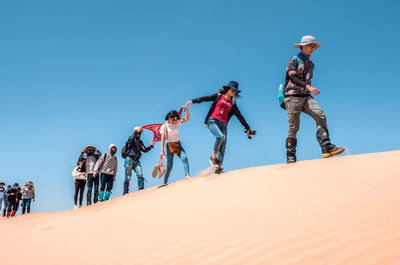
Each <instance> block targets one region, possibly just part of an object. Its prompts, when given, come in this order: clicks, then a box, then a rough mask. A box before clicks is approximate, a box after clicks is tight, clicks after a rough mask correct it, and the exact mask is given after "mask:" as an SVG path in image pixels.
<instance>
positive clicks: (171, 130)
mask: <svg viewBox="0 0 400 265" xmlns="http://www.w3.org/2000/svg"><path fill="white" fill-rule="evenodd" d="M294 47H295V48H299V49H300V52H299V54H298V55H296V56H294V57H292V58H291V59H290V60H289V62H288V65H287V68H286V77H285V83H284V85H283V86H282V89H281V94H282V99H280V100H281V102H280V105H281V107H282V108H284V109H285V110H286V111H287V116H288V122H289V132H288V137H287V139H286V159H287V163H295V162H296V161H297V158H296V148H297V138H296V136H297V132H298V130H299V127H300V114H301V113H302V112H304V113H306V114H307V115H309V116H311V117H312V118H313V119H314V120H315V122H316V125H317V140H318V142H319V144H320V147H321V151H322V157H323V158H327V157H331V156H334V155H339V154H341V153H343V152H344V150H345V148H344V147H337V146H336V145H334V144H332V143H331V141H330V137H329V133H328V127H327V122H326V116H325V114H324V112H323V111H322V110H321V108H320V107H319V105H318V103H317V102H316V101H315V99H314V98H313V96H312V95H315V96H318V95H319V94H320V92H319V90H318V89H317V88H315V87H313V86H311V79H312V77H313V71H314V62H313V61H312V60H311V58H310V56H311V55H312V53H313V52H314V51H315V50H316V49H318V48H319V47H321V44H320V43H319V42H317V41H316V39H315V38H314V37H313V36H304V37H303V38H302V40H301V42H300V43H298V44H295V45H294ZM240 93H241V90H239V84H238V83H237V82H235V81H230V82H229V83H228V84H227V85H225V86H223V87H222V88H221V89H220V90H219V91H218V92H217V93H215V94H212V95H209V96H204V97H199V98H195V99H192V100H190V101H188V102H187V103H186V104H185V105H184V106H183V107H182V108H183V109H184V110H185V112H186V116H185V118H183V117H181V115H180V113H179V112H177V111H176V110H172V111H170V112H169V113H168V114H167V115H166V117H165V120H166V122H165V123H164V124H163V125H162V126H161V128H160V135H161V153H160V161H163V160H164V159H165V158H166V159H167V168H166V172H165V175H164V182H163V184H162V185H161V186H160V187H162V186H165V185H167V184H168V179H169V176H170V174H171V170H172V168H173V160H174V157H175V156H177V157H178V158H179V159H180V160H181V161H182V164H183V168H184V172H185V179H189V178H190V167H189V160H188V157H187V154H186V151H185V148H184V147H183V145H182V142H181V139H180V136H179V126H181V125H182V124H184V123H186V122H188V121H189V119H190V115H189V108H188V107H189V106H190V105H192V104H199V103H203V102H212V104H211V107H210V109H209V111H208V113H207V115H206V118H205V120H204V123H205V125H206V126H207V128H208V130H209V131H210V133H211V134H212V135H213V136H214V137H215V138H216V139H215V144H214V147H213V150H212V153H211V156H210V158H209V162H210V164H211V166H212V167H213V168H215V173H216V174H221V173H223V168H222V165H223V162H224V156H225V149H226V143H227V135H228V124H229V121H230V119H231V117H232V116H236V117H237V118H238V119H239V121H240V123H241V124H242V125H243V127H244V128H245V133H246V134H247V136H248V137H249V138H251V136H252V135H255V134H256V131H254V130H252V129H251V127H250V126H249V124H248V123H247V122H246V120H245V118H244V117H243V115H242V114H241V112H240V110H239V108H238V104H237V99H238V98H240ZM142 132H143V127H136V128H134V131H133V134H132V135H131V136H130V137H129V139H128V141H127V142H126V143H125V146H124V148H123V149H122V157H123V158H124V159H125V163H124V167H125V179H124V191H123V194H124V195H125V194H127V193H128V192H129V182H130V180H131V177H132V171H135V173H136V176H137V181H138V188H139V190H141V189H144V182H145V179H144V177H143V169H142V166H141V163H140V159H141V157H142V153H146V152H149V151H150V150H152V149H153V148H154V145H155V141H153V143H152V144H151V145H149V146H147V147H146V146H145V145H144V143H143V142H142V141H141V134H142ZM116 152H117V147H116V146H115V145H110V146H109V148H108V151H107V153H105V154H101V153H100V151H99V150H98V149H97V148H95V147H93V146H90V145H89V146H87V147H86V148H84V149H83V150H82V153H81V155H80V156H79V159H78V162H77V166H76V168H75V169H74V171H73V173H72V175H73V177H74V179H75V196H74V199H75V208H79V207H81V206H82V201H83V193H84V189H85V185H86V182H87V187H88V191H87V205H90V204H91V203H92V201H91V198H92V188H93V184H94V197H93V202H94V203H96V202H97V201H104V200H108V199H109V197H110V193H111V189H112V187H113V182H114V181H115V177H116V175H117V169H118V168H117V165H118V160H117V157H116ZM161 175H162V174H161ZM161 175H160V177H161ZM99 184H100V192H99ZM78 195H79V196H80V197H79V201H78Z"/></svg>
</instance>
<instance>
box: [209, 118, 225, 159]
mask: <svg viewBox="0 0 400 265" xmlns="http://www.w3.org/2000/svg"><path fill="white" fill-rule="evenodd" d="M207 124H208V129H209V130H210V132H211V133H212V134H213V135H214V136H215V138H217V139H216V140H215V144H214V153H217V159H218V161H219V164H220V165H222V162H223V161H224V156H225V148H226V139H227V136H228V126H227V125H226V123H225V122H223V121H220V120H217V119H214V118H210V119H208V123H207Z"/></svg>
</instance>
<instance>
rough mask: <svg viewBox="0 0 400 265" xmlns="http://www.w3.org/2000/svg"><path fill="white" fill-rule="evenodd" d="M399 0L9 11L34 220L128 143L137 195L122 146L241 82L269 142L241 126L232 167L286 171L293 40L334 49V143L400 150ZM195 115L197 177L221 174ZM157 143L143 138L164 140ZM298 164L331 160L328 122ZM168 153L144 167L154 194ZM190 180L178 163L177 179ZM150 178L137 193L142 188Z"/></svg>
mask: <svg viewBox="0 0 400 265" xmlns="http://www.w3.org/2000/svg"><path fill="white" fill-rule="evenodd" d="M399 7H400V6H399V3H398V2H397V1H368V2H365V1H333V2H332V1H330V2H327V1H306V2H304V3H302V2H301V1H300V2H299V1H274V2H270V1H249V0H246V1H244V0H243V1H216V0H213V1H210V0H203V1H183V0H169V1H160V0H157V1H99V0H96V1H75V0H69V1H50V0H49V1H44V0H37V1H27V0H24V1H23V0H21V1H1V2H0V35H1V41H0V62H1V63H0V91H1V97H0V103H1V104H0V112H1V115H0V124H1V125H2V126H1V132H0V136H1V137H0V146H1V150H2V152H0V161H1V168H2V170H1V174H0V180H1V181H5V182H7V183H14V182H19V183H20V184H23V183H24V182H25V181H27V180H33V181H34V182H35V184H36V189H37V193H38V194H37V195H38V196H37V201H36V202H35V203H34V205H33V211H35V212H38V211H58V210H65V209H70V208H72V206H73V199H72V195H73V178H72V176H71V172H72V169H73V167H74V163H75V161H76V159H77V158H78V156H79V153H80V150H81V149H82V148H83V147H84V146H86V145H88V144H92V145H95V146H98V147H99V148H100V150H101V151H105V150H106V148H107V147H108V145H109V144H110V143H114V144H116V145H117V146H118V147H119V150H118V159H119V168H120V170H119V172H118V175H117V181H116V182H115V187H114V189H113V195H112V196H114V197H115V196H120V195H121V194H122V186H123V177H124V170H123V159H122V157H120V149H121V147H122V145H123V143H124V142H125V141H126V139H127V137H128V136H129V135H130V134H131V131H132V129H133V128H134V127H135V126H137V125H145V124H149V123H157V122H163V118H164V116H165V114H166V113H167V112H168V111H170V110H171V109H179V108H180V106H182V105H183V104H185V103H186V101H188V100H190V99H192V98H194V97H199V96H204V95H208V94H212V93H214V92H216V91H217V90H218V89H219V88H220V87H221V86H222V85H224V84H226V83H227V82H228V81H230V80H236V81H238V82H239V84H240V88H241V89H242V91H243V93H242V95H243V98H242V99H240V100H239V102H238V106H239V108H240V109H241V111H242V113H243V114H244V116H245V118H246V119H247V121H248V122H249V124H250V126H251V127H252V128H253V129H255V130H257V132H258V135H257V136H256V137H255V138H254V139H253V140H251V141H250V140H248V139H247V138H246V137H245V134H244V133H243V128H242V127H241V125H240V123H239V122H238V121H237V119H235V118H233V120H232V121H231V122H230V124H229V129H228V146H227V153H226V159H225V165H224V167H225V169H226V170H234V169H240V168H246V167H253V166H261V165H268V164H274V163H282V162H284V161H285V148H284V142H285V139H286V135H287V127H288V125H287V118H286V113H285V112H284V111H282V110H281V109H280V108H279V106H278V101H277V87H278V86H279V84H280V83H281V82H282V80H283V78H284V72H285V67H286V63H287V60H288V59H289V58H290V57H291V56H293V55H296V54H297V50H296V49H294V48H293V44H294V43H296V42H299V41H300V38H301V37H302V36H303V35H308V34H311V35H314V36H316V37H317V39H318V40H319V41H320V42H321V43H322V45H323V46H322V48H320V49H319V50H317V51H316V53H315V54H314V55H313V59H314V62H315V65H316V69H315V73H314V78H313V85H314V86H315V87H317V88H319V89H320V91H321V95H320V96H318V97H317V101H318V102H319V104H320V106H321V107H322V109H323V110H324V111H325V113H326V114H327V118H328V126H329V129H330V133H331V138H332V141H333V143H335V144H338V145H344V146H346V147H348V149H349V152H348V153H350V154H361V153H370V152H380V151H389V150H397V149H399V146H400V144H399V142H398V141H397V138H398V135H399V130H400V125H399V123H398V121H399V117H398V115H399V109H398V107H397V106H398V99H397V97H396V95H397V94H398V93H397V91H398V84H397V83H396V78H395V77H396V76H397V73H395V71H397V64H398V62H399V60H400V56H399V53H398V51H397V49H396V48H395V46H397V45H398V43H399V42H400V38H399V34H398V26H399V25H400V23H399V22H400V18H399V16H398V14H397V12H398V10H399ZM209 106H210V104H208V103H203V104H200V105H197V104H196V105H192V106H191V108H190V110H191V120H190V122H188V123H187V124H184V125H183V126H182V127H181V130H180V132H181V138H182V141H183V145H184V146H185V149H186V151H187V153H188V157H189V162H190V166H191V172H192V176H195V175H196V174H197V173H198V172H200V171H202V170H203V169H205V168H207V167H208V165H209V164H208V161H207V159H208V157H209V156H210V154H211V151H212V146H213V142H214V139H213V137H212V136H211V134H210V133H209V131H208V130H207V129H205V128H204V125H203V120H204V117H205V115H206V113H207V110H208V108H209ZM151 139H152V134H151V133H150V132H147V133H145V134H144V135H143V140H144V142H145V144H150V141H151ZM298 139H299V144H298V159H299V160H306V159H316V158H320V156H321V154H320V150H319V146H318V144H317V142H316V140H315V124H314V121H313V120H312V119H311V118H310V117H308V116H306V115H303V116H302V117H301V128H300V132H299V134H298ZM159 152H160V145H159V144H158V145H157V147H156V149H155V150H154V151H152V152H150V153H148V154H145V155H144V156H143V158H142V165H143V169H144V174H145V178H146V179H147V181H149V183H148V184H147V183H146V186H147V187H149V186H154V185H158V184H160V181H158V180H157V181H155V180H153V179H152V178H151V171H152V168H153V166H154V164H155V163H156V162H157V160H158V158H159ZM181 178H183V168H182V165H181V163H180V161H178V160H176V161H175V166H174V169H173V172H172V174H171V181H176V180H178V179H181ZM136 189H137V187H136V179H135V178H133V181H131V190H136Z"/></svg>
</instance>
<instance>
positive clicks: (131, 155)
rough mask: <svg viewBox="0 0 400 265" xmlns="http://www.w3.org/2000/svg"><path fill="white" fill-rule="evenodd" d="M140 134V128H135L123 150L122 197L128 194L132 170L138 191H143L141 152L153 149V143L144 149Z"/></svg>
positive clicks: (141, 129) (141, 130)
mask: <svg viewBox="0 0 400 265" xmlns="http://www.w3.org/2000/svg"><path fill="white" fill-rule="evenodd" d="M142 132H143V128H142V127H136V128H135V129H134V130H133V134H132V135H131V136H130V137H129V138H128V141H127V142H126V143H125V146H124V148H123V152H122V158H125V163H124V167H125V180H124V193H123V195H125V194H127V193H129V182H130V180H131V177H132V170H134V171H135V173H136V176H137V181H138V188H139V190H142V189H144V177H143V170H142V165H141V164H140V158H141V157H142V152H144V153H147V152H149V151H150V150H151V149H153V148H154V145H155V142H153V143H152V144H151V145H150V146H148V147H145V146H144V144H143V142H142V140H140V136H141V135H142Z"/></svg>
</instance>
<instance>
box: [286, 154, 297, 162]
mask: <svg viewBox="0 0 400 265" xmlns="http://www.w3.org/2000/svg"><path fill="white" fill-rule="evenodd" d="M286 163H288V164H292V163H296V156H291V157H289V156H286Z"/></svg>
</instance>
